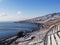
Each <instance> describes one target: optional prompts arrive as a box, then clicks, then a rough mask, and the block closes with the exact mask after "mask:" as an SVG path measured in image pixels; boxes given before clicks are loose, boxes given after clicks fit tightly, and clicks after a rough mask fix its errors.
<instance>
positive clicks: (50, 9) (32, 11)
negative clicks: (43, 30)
mask: <svg viewBox="0 0 60 45" xmlns="http://www.w3.org/2000/svg"><path fill="white" fill-rule="evenodd" d="M55 12H60V0H52V1H51V0H46V1H45V0H0V22H1V21H2V22H6V21H21V20H26V19H31V18H34V17H38V16H44V15H46V14H50V13H55Z"/></svg>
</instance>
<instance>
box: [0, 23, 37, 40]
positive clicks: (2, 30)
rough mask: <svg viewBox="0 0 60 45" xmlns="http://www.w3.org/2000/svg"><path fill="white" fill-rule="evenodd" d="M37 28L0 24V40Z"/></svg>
mask: <svg viewBox="0 0 60 45" xmlns="http://www.w3.org/2000/svg"><path fill="white" fill-rule="evenodd" d="M33 28H37V25H36V24H29V23H13V22H0V39H4V38H8V37H10V36H14V35H16V34H17V33H18V32H20V31H24V30H32V29H33Z"/></svg>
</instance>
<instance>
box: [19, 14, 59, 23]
mask: <svg viewBox="0 0 60 45" xmlns="http://www.w3.org/2000/svg"><path fill="white" fill-rule="evenodd" d="M59 19H60V13H52V14H48V15H45V16H41V17H36V18H33V19H28V20H24V21H19V22H21V23H24V22H25V23H45V22H49V21H54V20H59Z"/></svg>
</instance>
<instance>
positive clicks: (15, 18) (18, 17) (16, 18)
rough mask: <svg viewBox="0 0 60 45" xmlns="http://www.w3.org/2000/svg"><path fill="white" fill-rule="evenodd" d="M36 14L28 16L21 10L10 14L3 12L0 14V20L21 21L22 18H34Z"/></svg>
mask: <svg viewBox="0 0 60 45" xmlns="http://www.w3.org/2000/svg"><path fill="white" fill-rule="evenodd" d="M34 17H36V16H29V15H28V16H26V15H22V14H21V11H17V14H16V15H8V14H7V13H5V12H3V13H1V14H0V22H1V21H5V22H6V21H21V20H26V19H30V18H34Z"/></svg>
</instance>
